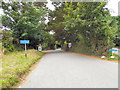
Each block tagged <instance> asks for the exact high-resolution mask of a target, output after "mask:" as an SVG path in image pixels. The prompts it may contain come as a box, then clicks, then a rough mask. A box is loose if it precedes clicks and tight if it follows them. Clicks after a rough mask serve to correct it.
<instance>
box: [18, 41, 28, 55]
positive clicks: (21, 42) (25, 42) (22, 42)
mask: <svg viewBox="0 0 120 90" xmlns="http://www.w3.org/2000/svg"><path fill="white" fill-rule="evenodd" d="M20 44H25V56H26V57H27V46H26V44H29V40H20Z"/></svg>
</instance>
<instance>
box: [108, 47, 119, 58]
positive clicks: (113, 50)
mask: <svg viewBox="0 0 120 90" xmlns="http://www.w3.org/2000/svg"><path fill="white" fill-rule="evenodd" d="M109 51H110V52H112V56H111V58H114V56H113V52H116V51H118V50H116V49H109Z"/></svg>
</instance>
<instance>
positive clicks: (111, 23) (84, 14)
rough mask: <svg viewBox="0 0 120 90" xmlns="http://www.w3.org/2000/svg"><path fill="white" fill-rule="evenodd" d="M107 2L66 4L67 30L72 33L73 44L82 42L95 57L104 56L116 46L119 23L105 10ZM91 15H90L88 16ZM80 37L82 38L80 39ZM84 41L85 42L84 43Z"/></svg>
mask: <svg viewBox="0 0 120 90" xmlns="http://www.w3.org/2000/svg"><path fill="white" fill-rule="evenodd" d="M105 5H106V3H105V2H78V3H77V6H75V5H74V4H73V3H72V2H71V3H67V2H66V3H65V8H64V11H65V14H64V16H63V17H64V19H65V20H64V24H65V25H66V26H65V29H66V30H67V31H68V32H69V33H71V34H70V36H71V37H72V38H70V39H71V40H70V41H71V42H72V43H74V44H77V42H80V43H81V41H82V43H83V44H78V46H79V45H84V46H85V48H90V49H89V50H91V52H92V54H94V55H104V54H106V52H107V50H108V49H109V48H111V47H113V46H114V43H113V38H114V37H115V36H116V34H117V33H116V32H117V23H116V22H117V21H116V19H114V18H112V16H110V13H109V11H108V10H107V9H106V8H104V6H105ZM88 13H89V14H88ZM79 35H81V36H82V39H83V40H81V37H79ZM83 41H84V42H83Z"/></svg>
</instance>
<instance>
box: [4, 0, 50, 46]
mask: <svg viewBox="0 0 120 90" xmlns="http://www.w3.org/2000/svg"><path fill="white" fill-rule="evenodd" d="M39 4H40V3H34V4H32V2H21V3H20V2H9V3H5V2H3V3H2V8H3V9H4V13H5V15H3V17H2V21H3V26H5V27H8V28H10V30H12V32H13V38H14V42H17V43H16V44H19V40H20V39H28V40H30V47H32V48H36V46H37V45H39V44H40V43H43V42H44V41H45V40H46V38H48V36H49V35H48V34H47V33H46V31H45V27H46V24H45V16H46V15H47V8H44V7H43V6H42V5H43V4H40V6H39ZM35 5H36V6H35ZM8 7H11V9H10V8H8Z"/></svg>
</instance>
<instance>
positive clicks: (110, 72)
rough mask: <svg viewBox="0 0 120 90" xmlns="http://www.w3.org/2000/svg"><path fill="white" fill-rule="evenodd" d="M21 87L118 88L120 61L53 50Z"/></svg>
mask: <svg viewBox="0 0 120 90" xmlns="http://www.w3.org/2000/svg"><path fill="white" fill-rule="evenodd" d="M19 88H118V64H117V63H113V62H107V61H102V60H98V59H95V58H90V57H85V56H80V55H75V54H71V53H67V52H63V51H61V50H56V51H53V52H52V51H51V52H49V53H48V54H47V55H45V56H44V57H43V58H42V59H41V61H40V63H39V64H38V66H37V68H36V69H35V70H33V71H32V73H31V74H30V75H29V76H27V78H26V82H24V83H23V84H22V85H21V86H19Z"/></svg>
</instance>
